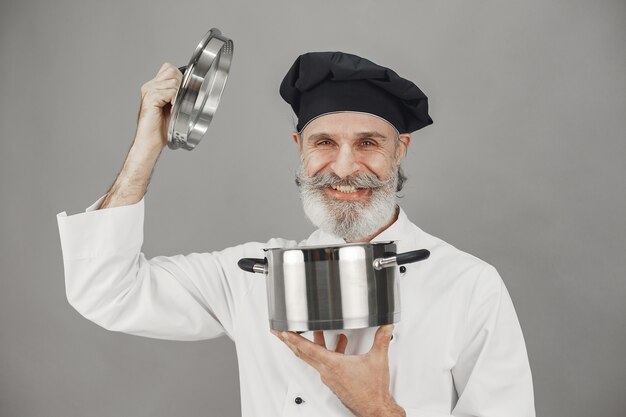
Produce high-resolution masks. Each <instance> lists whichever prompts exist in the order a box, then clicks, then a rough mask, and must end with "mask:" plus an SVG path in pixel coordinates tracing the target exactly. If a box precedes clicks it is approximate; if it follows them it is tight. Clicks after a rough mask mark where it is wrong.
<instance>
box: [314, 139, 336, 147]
mask: <svg viewBox="0 0 626 417" xmlns="http://www.w3.org/2000/svg"><path fill="white" fill-rule="evenodd" d="M332 144H333V142H332V141H331V140H328V139H322V140H320V141H318V142H317V144H316V145H317V146H329V145H332Z"/></svg>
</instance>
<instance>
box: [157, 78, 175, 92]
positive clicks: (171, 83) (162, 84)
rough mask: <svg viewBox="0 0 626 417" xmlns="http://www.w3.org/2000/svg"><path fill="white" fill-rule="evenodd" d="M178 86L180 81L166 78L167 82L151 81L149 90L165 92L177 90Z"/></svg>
mask: <svg viewBox="0 0 626 417" xmlns="http://www.w3.org/2000/svg"><path fill="white" fill-rule="evenodd" d="M179 86H180V80H179V79H177V78H168V79H167V80H159V81H153V82H152V83H151V84H150V88H151V89H153V90H166V89H170V88H178V87H179Z"/></svg>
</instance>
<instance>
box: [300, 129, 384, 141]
mask: <svg viewBox="0 0 626 417" xmlns="http://www.w3.org/2000/svg"><path fill="white" fill-rule="evenodd" d="M355 136H356V138H357V139H362V138H373V139H374V138H375V139H381V140H382V141H386V140H387V139H388V138H387V136H385V135H383V134H382V133H380V132H376V131H374V130H373V131H371V132H359V133H357V134H356V135H355ZM332 138H333V135H331V134H329V133H325V132H320V133H313V134H312V135H311V136H309V137H308V138H307V142H314V141H316V140H318V139H332Z"/></svg>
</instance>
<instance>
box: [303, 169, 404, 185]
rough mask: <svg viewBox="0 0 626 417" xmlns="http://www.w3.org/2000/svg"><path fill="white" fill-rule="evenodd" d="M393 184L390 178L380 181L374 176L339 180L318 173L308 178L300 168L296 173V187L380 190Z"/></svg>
mask: <svg viewBox="0 0 626 417" xmlns="http://www.w3.org/2000/svg"><path fill="white" fill-rule="evenodd" d="M392 182H395V178H393V176H392V177H390V178H389V179H387V180H380V179H379V178H378V177H377V176H376V175H374V174H368V173H363V174H357V175H351V176H349V177H345V178H341V177H340V176H338V175H337V174H334V173H332V172H319V173H317V174H315V175H312V176H308V175H306V174H305V173H304V170H303V169H302V168H300V169H298V171H297V172H296V185H297V186H298V187H302V186H304V187H306V188H309V189H310V188H314V189H315V188H326V187H333V186H335V187H336V186H339V185H349V186H352V187H355V188H371V189H376V188H382V187H385V186H388V185H390V184H391V183H392Z"/></svg>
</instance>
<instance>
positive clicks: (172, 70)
mask: <svg viewBox="0 0 626 417" xmlns="http://www.w3.org/2000/svg"><path fill="white" fill-rule="evenodd" d="M169 78H176V79H181V80H182V78H183V73H182V72H180V70H179V69H178V68H176V67H175V66H173V65H170V66H168V67H167V68H164V69H163V71H161V72H159V73H158V74H157V75H156V77H154V79H155V80H167V79H169Z"/></svg>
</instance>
